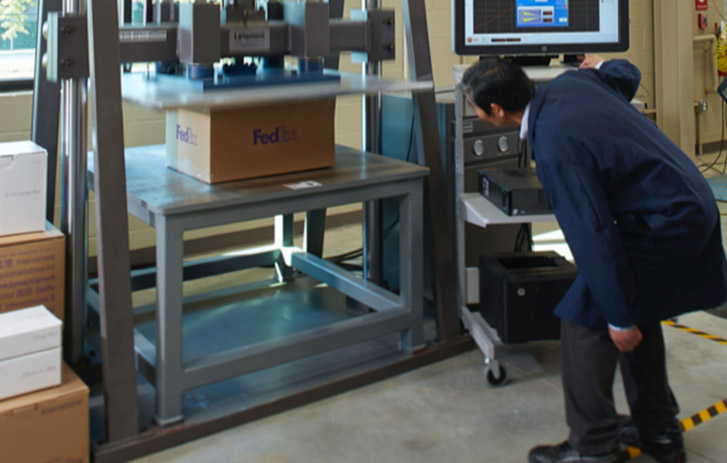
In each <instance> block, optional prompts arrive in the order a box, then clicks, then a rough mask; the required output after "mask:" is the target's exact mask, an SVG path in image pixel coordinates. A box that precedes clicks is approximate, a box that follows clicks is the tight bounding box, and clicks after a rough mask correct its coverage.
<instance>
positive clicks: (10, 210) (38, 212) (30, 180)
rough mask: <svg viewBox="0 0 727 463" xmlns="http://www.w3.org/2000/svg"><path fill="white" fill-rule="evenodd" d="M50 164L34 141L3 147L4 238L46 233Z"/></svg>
mask: <svg viewBox="0 0 727 463" xmlns="http://www.w3.org/2000/svg"><path fill="white" fill-rule="evenodd" d="M47 164H48V154H47V153H46V151H45V149H43V148H41V147H40V146H38V145H36V144H35V143H33V142H31V141H16V142H5V143H0V235H10V234H15V233H29V232H35V231H43V228H44V227H45V203H46V176H47Z"/></svg>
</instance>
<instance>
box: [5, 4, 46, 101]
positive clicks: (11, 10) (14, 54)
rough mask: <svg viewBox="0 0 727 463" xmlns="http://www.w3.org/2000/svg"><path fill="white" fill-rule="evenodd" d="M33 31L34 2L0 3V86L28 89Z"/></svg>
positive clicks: (32, 63) (35, 26) (32, 62)
mask: <svg viewBox="0 0 727 463" xmlns="http://www.w3.org/2000/svg"><path fill="white" fill-rule="evenodd" d="M37 31H38V6H37V0H0V87H5V88H9V87H16V86H17V85H18V84H24V85H27V86H28V88H29V87H30V81H31V80H32V79H33V71H34V69H35V40H36V36H37Z"/></svg>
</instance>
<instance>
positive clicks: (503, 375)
mask: <svg viewBox="0 0 727 463" xmlns="http://www.w3.org/2000/svg"><path fill="white" fill-rule="evenodd" d="M498 369H499V373H500V374H499V375H498V377H495V374H494V373H493V372H492V369H491V368H488V369H487V382H488V383H489V384H490V386H492V387H502V386H504V385H505V383H506V382H507V371H506V370H505V367H498Z"/></svg>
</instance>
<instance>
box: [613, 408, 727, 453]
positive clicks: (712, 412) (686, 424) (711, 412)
mask: <svg viewBox="0 0 727 463" xmlns="http://www.w3.org/2000/svg"><path fill="white" fill-rule="evenodd" d="M724 412H727V399H724V400H723V401H721V402H717V403H716V404H714V405H712V406H711V407H709V408H707V409H704V410H702V411H701V412H699V413H697V414H696V415H692V416H690V417H689V418H685V419H683V420H682V423H681V424H682V429H683V430H684V432H687V431H691V430H692V429H694V427H695V426H697V425H699V424H702V423H705V422H707V421H709V420H711V419H712V418H714V417H715V416H717V415H720V414H722V413H724ZM626 452H627V453H628V457H629V459H631V458H636V457H638V456H639V455H641V449H639V448H636V447H628V448H626Z"/></svg>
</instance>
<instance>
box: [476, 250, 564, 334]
mask: <svg viewBox="0 0 727 463" xmlns="http://www.w3.org/2000/svg"><path fill="white" fill-rule="evenodd" d="M479 270H480V307H479V311H480V312H481V313H482V316H483V318H484V319H485V321H487V323H488V324H489V325H490V326H491V327H493V328H494V329H495V330H497V334H498V336H499V337H500V340H501V341H502V342H503V343H505V344H511V343H522V342H528V341H537V340H544V339H560V319H558V318H557V317H556V316H555V315H553V310H554V309H555V306H556V305H558V302H560V300H561V298H562V297H563V295H564V294H565V293H566V291H567V290H568V288H569V287H570V285H571V283H573V280H574V279H575V278H576V275H577V274H578V271H577V270H576V267H575V265H573V264H571V263H570V262H568V261H567V260H566V259H565V258H564V257H562V256H561V255H559V254H558V253H556V252H553V251H545V252H529V253H508V254H492V255H488V256H482V257H481V258H480V266H479Z"/></svg>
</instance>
